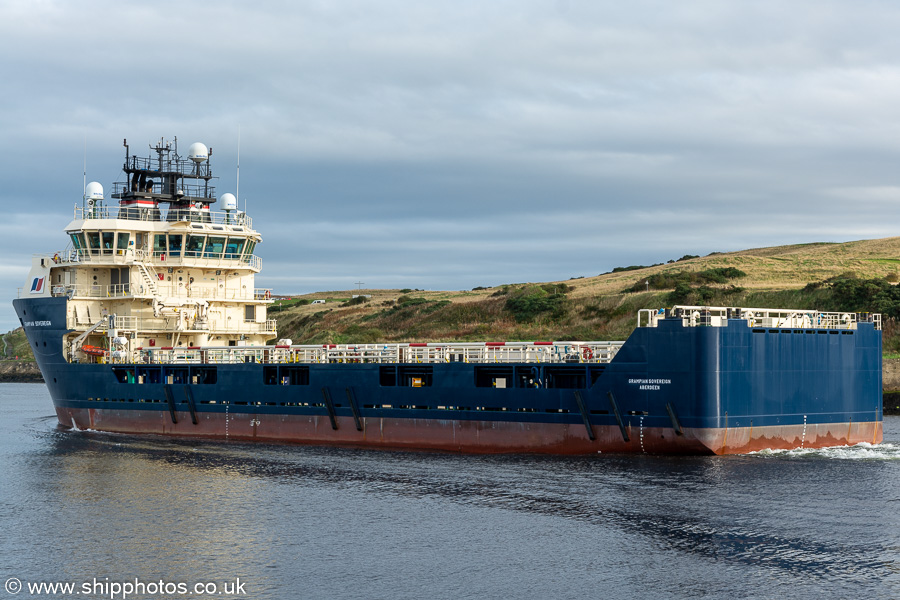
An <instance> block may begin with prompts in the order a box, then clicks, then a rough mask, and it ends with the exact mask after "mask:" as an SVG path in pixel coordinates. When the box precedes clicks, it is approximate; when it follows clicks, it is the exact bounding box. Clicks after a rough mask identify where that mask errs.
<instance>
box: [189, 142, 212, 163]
mask: <svg viewBox="0 0 900 600" xmlns="http://www.w3.org/2000/svg"><path fill="white" fill-rule="evenodd" d="M188 158H189V159H191V160H192V161H194V162H195V163H197V164H200V163H202V162H205V161H206V159H207V158H209V150H207V149H206V145H205V144H201V143H200V142H194V143H193V144H191V147H190V148H188Z"/></svg>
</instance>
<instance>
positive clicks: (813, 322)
mask: <svg viewBox="0 0 900 600" xmlns="http://www.w3.org/2000/svg"><path fill="white" fill-rule="evenodd" d="M644 317H646V322H645V319H644ZM665 319H681V322H682V325H683V326H684V327H703V326H706V327H725V326H726V325H727V324H728V321H729V320H734V319H739V320H743V321H745V322H746V323H747V325H748V326H749V327H771V328H790V329H856V328H857V324H858V323H863V322H868V323H872V324H873V325H874V326H875V329H879V330H880V329H881V315H880V314H878V313H854V312H829V311H819V310H809V309H783V308H744V307H731V306H728V307H725V306H682V305H679V306H674V307H672V308H671V309H659V310H652V309H642V310H640V311H638V327H656V326H657V325H658V324H659V321H661V320H665Z"/></svg>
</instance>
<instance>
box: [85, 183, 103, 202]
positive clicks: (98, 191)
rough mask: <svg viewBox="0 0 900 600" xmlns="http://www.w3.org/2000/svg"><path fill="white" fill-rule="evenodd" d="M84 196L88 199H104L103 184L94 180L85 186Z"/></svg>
mask: <svg viewBox="0 0 900 600" xmlns="http://www.w3.org/2000/svg"><path fill="white" fill-rule="evenodd" d="M84 197H85V198H87V199H88V200H103V186H102V185H100V184H99V183H97V182H96V181H92V182H90V183H89V184H87V187H85V188H84Z"/></svg>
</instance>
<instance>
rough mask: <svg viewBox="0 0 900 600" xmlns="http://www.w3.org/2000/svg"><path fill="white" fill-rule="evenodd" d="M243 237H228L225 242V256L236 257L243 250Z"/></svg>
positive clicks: (239, 255)
mask: <svg viewBox="0 0 900 600" xmlns="http://www.w3.org/2000/svg"><path fill="white" fill-rule="evenodd" d="M244 241H245V240H244V238H233V237H230V238H228V241H227V242H226V243H225V258H227V259H238V258H240V257H241V253H242V252H243V251H244Z"/></svg>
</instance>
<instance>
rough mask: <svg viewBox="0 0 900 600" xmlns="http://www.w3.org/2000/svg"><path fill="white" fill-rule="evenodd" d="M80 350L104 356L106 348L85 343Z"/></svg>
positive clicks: (92, 354)
mask: <svg viewBox="0 0 900 600" xmlns="http://www.w3.org/2000/svg"><path fill="white" fill-rule="evenodd" d="M81 351H82V352H84V353H85V354H90V355H91V356H104V355H106V350H104V349H103V348H101V347H100V346H88V345H87V344H85V345H84V346H82V347H81Z"/></svg>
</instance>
